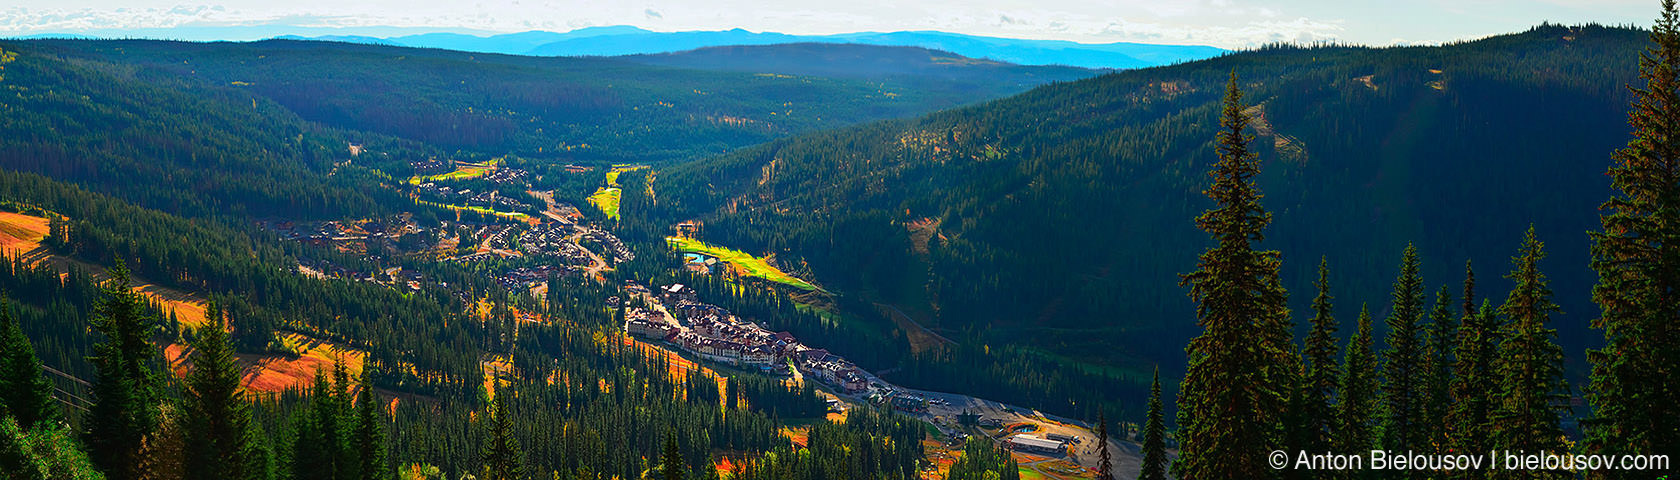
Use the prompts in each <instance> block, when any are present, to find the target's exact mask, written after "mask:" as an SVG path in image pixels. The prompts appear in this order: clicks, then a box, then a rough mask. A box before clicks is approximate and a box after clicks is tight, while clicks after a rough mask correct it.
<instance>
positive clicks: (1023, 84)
mask: <svg viewBox="0 0 1680 480" xmlns="http://www.w3.org/2000/svg"><path fill="white" fill-rule="evenodd" d="M622 58H623V59H625V60H628V61H631V62H636V63H642V64H648V65H660V66H666V67H678V68H692V69H697V70H721V71H731V72H749V73H779V74H787V75H805V76H817V77H828V78H850V79H860V80H870V81H874V82H884V83H887V84H898V85H912V86H915V87H916V88H917V89H920V90H929V91H933V90H948V91H954V92H967V93H968V94H969V96H970V97H971V98H976V99H981V98H984V99H990V98H997V97H1003V96H1007V95H1013V94H1016V93H1021V92H1023V91H1026V90H1027V89H1030V88H1032V87H1036V86H1039V85H1043V84H1046V83H1052V82H1066V81H1073V80H1079V79H1082V78H1088V77H1092V76H1096V75H1097V74H1099V73H1101V71H1100V70H1090V69H1084V68H1078V67H1061V66H1024V65H1015V64H1010V63H1004V62H998V61H994V60H985V59H977V58H969V57H964V56H961V55H957V54H955V53H951V52H945V51H940V50H932V49H926V48H917V47H885V46H878V45H852V44H833V43H793V44H782V45H734V46H723V47H707V48H701V49H696V50H689V51H685V52H675V53H663V54H653V55H631V56H626V57H622Z"/></svg>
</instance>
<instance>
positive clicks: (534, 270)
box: [496, 265, 572, 290]
mask: <svg viewBox="0 0 1680 480" xmlns="http://www.w3.org/2000/svg"><path fill="white" fill-rule="evenodd" d="M571 272H572V269H570V268H567V267H556V266H552V265H538V266H535V267H519V268H515V269H513V270H509V271H508V272H507V273H504V274H502V276H501V277H498V278H497V279H496V283H500V284H501V285H502V287H504V288H507V289H509V290H520V289H527V288H531V287H532V286H535V285H538V284H542V283H547V282H548V278H549V277H551V276H565V275H567V274H569V273H571Z"/></svg>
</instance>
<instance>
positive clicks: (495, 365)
mask: <svg viewBox="0 0 1680 480" xmlns="http://www.w3.org/2000/svg"><path fill="white" fill-rule="evenodd" d="M479 365H480V367H482V368H483V370H484V393H485V394H488V395H490V396H491V397H494V396H495V395H496V388H497V387H500V386H502V385H506V384H508V381H507V380H505V378H506V377H507V376H508V374H510V373H513V359H512V358H510V357H508V356H507V355H491V356H490V357H489V358H487V359H485V360H484V361H483V362H482V363H480V364H479Z"/></svg>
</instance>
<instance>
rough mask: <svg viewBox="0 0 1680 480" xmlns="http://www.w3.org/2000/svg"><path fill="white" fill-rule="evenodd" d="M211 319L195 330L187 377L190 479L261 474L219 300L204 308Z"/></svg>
mask: <svg viewBox="0 0 1680 480" xmlns="http://www.w3.org/2000/svg"><path fill="white" fill-rule="evenodd" d="M205 312H206V318H207V319H208V322H207V323H206V324H205V325H204V327H202V328H199V329H198V330H197V331H196V334H195V335H193V337H194V341H193V348H194V350H196V353H197V355H195V356H194V358H193V366H192V373H190V374H189V375H188V376H187V379H186V391H185V392H184V393H185V398H184V399H183V401H182V403H183V405H184V406H185V415H184V416H183V417H182V420H183V423H184V426H185V427H186V428H185V433H186V436H187V438H190V439H192V441H189V442H186V444H185V445H186V478H187V479H205V480H213V479H229V480H238V479H261V478H267V477H268V476H269V475H268V473H267V472H265V471H264V467H265V458H264V455H263V454H262V452H261V449H262V446H261V445H262V443H261V442H262V439H260V438H257V437H256V432H255V430H254V429H253V420H252V418H251V404H250V402H249V401H248V400H247V399H246V398H245V388H244V386H243V385H241V384H240V378H241V377H242V376H243V369H242V368H240V366H239V363H238V362H237V361H235V359H234V357H233V345H232V344H231V343H230V342H231V340H230V339H229V336H228V331H227V325H228V323H229V322H227V321H225V320H224V318H223V316H222V315H223V312H222V308H221V305H220V304H218V303H216V302H215V301H214V300H212V301H211V302H210V305H209V306H208V308H206V309H205Z"/></svg>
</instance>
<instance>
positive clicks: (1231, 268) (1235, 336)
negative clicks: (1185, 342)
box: [1174, 72, 1293, 480]
mask: <svg viewBox="0 0 1680 480" xmlns="http://www.w3.org/2000/svg"><path fill="white" fill-rule="evenodd" d="M1248 123H1249V118H1248V116H1247V114H1245V113H1244V106H1243V103H1242V91H1241V90H1240V89H1238V87H1237V76H1236V73H1235V72H1232V74H1231V79H1230V81H1229V83H1228V84H1227V86H1226V93H1225V101H1224V110H1223V113H1222V118H1221V120H1220V127H1221V130H1220V133H1219V135H1218V144H1219V146H1218V152H1219V161H1218V162H1217V163H1216V164H1215V165H1214V169H1213V172H1212V176H1213V183H1212V185H1211V186H1209V187H1208V189H1207V190H1206V192H1205V193H1206V194H1207V195H1208V197H1210V198H1212V199H1213V200H1214V201H1215V202H1216V203H1217V204H1218V207H1217V208H1215V209H1213V210H1209V211H1207V212H1204V213H1203V214H1202V215H1201V216H1200V217H1197V219H1196V224H1197V226H1198V227H1199V228H1201V229H1202V230H1203V231H1206V232H1207V233H1208V234H1209V235H1210V236H1212V237H1213V238H1214V240H1215V241H1216V242H1217V243H1218V244H1217V245H1216V246H1214V247H1213V248H1212V249H1210V250H1208V251H1207V252H1205V253H1203V254H1202V255H1201V257H1200V262H1199V263H1198V265H1197V266H1198V269H1197V270H1196V271H1195V272H1192V273H1190V274H1186V275H1184V276H1183V277H1182V278H1183V280H1182V282H1181V283H1182V284H1183V285H1186V286H1189V287H1190V296H1191V298H1192V299H1194V300H1195V301H1196V302H1197V307H1196V318H1197V324H1198V325H1200V326H1201V327H1202V330H1203V331H1202V334H1201V335H1200V336H1198V337H1196V338H1195V339H1193V340H1191V341H1190V345H1189V347H1188V348H1187V350H1188V354H1189V355H1188V356H1189V360H1190V365H1189V369H1188V372H1187V373H1186V375H1185V378H1184V383H1183V386H1182V387H1181V388H1180V393H1179V406H1180V408H1179V418H1180V421H1179V425H1180V430H1179V432H1180V437H1179V438H1180V439H1181V440H1182V441H1183V443H1182V450H1181V451H1182V452H1184V453H1183V454H1182V455H1180V456H1179V458H1178V462H1177V463H1176V464H1175V465H1174V469H1175V471H1176V473H1177V476H1178V477H1179V478H1186V479H1197V480H1202V479H1217V478H1240V479H1260V478H1271V477H1272V476H1274V475H1275V473H1274V472H1275V470H1273V469H1272V468H1271V467H1270V466H1268V465H1267V464H1266V459H1265V456H1266V455H1265V452H1266V450H1267V449H1268V448H1269V447H1268V445H1278V444H1279V442H1280V440H1282V439H1281V438H1280V437H1281V435H1280V418H1279V417H1280V415H1279V413H1280V412H1282V411H1283V407H1284V406H1285V403H1286V401H1287V399H1286V398H1284V393H1285V392H1284V391H1283V389H1282V388H1281V386H1282V384H1281V383H1280V382H1278V380H1282V379H1285V378H1287V376H1288V375H1291V374H1292V373H1293V372H1292V370H1291V369H1290V368H1289V367H1288V364H1286V363H1284V359H1286V358H1288V356H1289V354H1290V352H1291V349H1290V348H1289V346H1288V345H1286V344H1279V343H1276V342H1277V338H1276V337H1277V336H1278V335H1279V334H1280V332H1279V330H1280V328H1278V327H1279V326H1280V325H1284V324H1286V322H1287V320H1286V319H1285V318H1279V317H1280V315H1284V314H1286V313H1287V312H1286V311H1285V309H1284V307H1283V306H1284V303H1285V294H1284V292H1283V289H1282V288H1280V287H1278V283H1277V271H1278V266H1279V260H1278V253H1277V252H1276V251H1259V250H1256V249H1255V247H1254V244H1255V243H1257V242H1260V241H1262V240H1263V239H1264V238H1265V235H1264V233H1263V230H1264V229H1265V227H1266V225H1267V224H1268V223H1270V221H1271V214H1269V213H1267V212H1266V211H1265V210H1264V209H1263V208H1262V207H1261V206H1260V198H1261V195H1260V193H1259V191H1258V190H1257V189H1256V187H1255V185H1254V180H1255V176H1256V175H1257V174H1258V173H1259V161H1258V159H1257V158H1256V157H1255V156H1254V154H1253V153H1252V152H1250V151H1249V150H1248V142H1249V141H1250V140H1251V138H1250V136H1249V135H1248V133H1247V128H1248ZM1257 330H1258V331H1259V332H1260V333H1261V334H1260V335H1256V334H1255V332H1256V331H1257ZM1281 334H1283V335H1287V330H1283V331H1282V332H1281Z"/></svg>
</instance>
